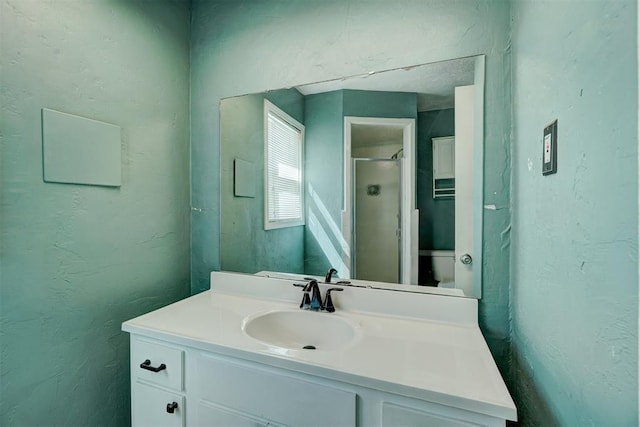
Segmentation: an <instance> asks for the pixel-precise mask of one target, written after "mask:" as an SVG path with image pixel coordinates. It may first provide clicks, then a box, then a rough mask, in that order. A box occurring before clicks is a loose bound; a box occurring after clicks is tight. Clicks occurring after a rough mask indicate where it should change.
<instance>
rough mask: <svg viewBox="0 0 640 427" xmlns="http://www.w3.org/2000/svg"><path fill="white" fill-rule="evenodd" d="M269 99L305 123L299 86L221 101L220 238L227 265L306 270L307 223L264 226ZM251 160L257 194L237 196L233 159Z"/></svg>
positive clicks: (241, 268)
mask: <svg viewBox="0 0 640 427" xmlns="http://www.w3.org/2000/svg"><path fill="white" fill-rule="evenodd" d="M265 98H267V99H268V100H269V101H271V102H272V103H273V104H275V105H276V106H277V107H279V108H280V109H282V110H283V111H285V112H286V113H287V114H289V115H290V116H292V117H293V118H294V119H296V120H298V121H300V122H302V121H303V117H304V99H303V96H302V94H300V92H298V91H297V90H295V89H290V90H278V91H273V92H269V93H268V94H266V95H263V94H255V95H244V96H239V97H235V98H228V99H224V100H223V101H222V106H221V111H220V118H221V122H222V123H223V124H224V126H223V127H222V139H221V141H222V146H221V163H220V170H221V173H220V179H221V182H220V188H221V197H222V204H221V207H222V212H221V221H222V223H221V229H220V241H221V242H222V245H224V247H225V248H226V250H225V251H224V252H223V253H222V254H221V259H220V262H221V265H222V269H223V270H227V271H242V272H245V273H256V272H258V271H263V270H269V271H288V272H295V273H302V272H303V270H304V260H303V257H304V250H303V243H304V227H303V226H297V227H287V228H278V229H273V230H265V229H264V192H263V188H264V99H265ZM236 157H238V158H240V159H243V160H245V161H249V162H252V163H253V165H254V173H255V197H235V196H234V169H233V165H234V163H233V162H234V159H235V158H236Z"/></svg>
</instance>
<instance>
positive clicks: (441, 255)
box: [420, 249, 455, 288]
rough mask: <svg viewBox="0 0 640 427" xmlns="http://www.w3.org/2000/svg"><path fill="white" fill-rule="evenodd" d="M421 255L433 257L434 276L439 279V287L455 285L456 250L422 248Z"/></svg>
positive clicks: (432, 269) (432, 268)
mask: <svg viewBox="0 0 640 427" xmlns="http://www.w3.org/2000/svg"><path fill="white" fill-rule="evenodd" d="M420 255H422V256H427V257H429V258H431V271H432V272H433V278H434V279H435V280H437V281H438V282H440V283H438V287H441V288H453V287H455V283H454V278H455V267H454V263H455V252H454V251H448V250H434V249H428V250H421V251H420Z"/></svg>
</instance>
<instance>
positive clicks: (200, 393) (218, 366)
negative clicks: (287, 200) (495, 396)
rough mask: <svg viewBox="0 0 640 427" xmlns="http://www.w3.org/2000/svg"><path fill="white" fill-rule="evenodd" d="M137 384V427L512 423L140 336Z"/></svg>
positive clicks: (134, 352) (134, 368) (135, 351)
mask: <svg viewBox="0 0 640 427" xmlns="http://www.w3.org/2000/svg"><path fill="white" fill-rule="evenodd" d="M149 362H150V363H149ZM280 364H282V363H280ZM163 365H164V368H162V369H159V368H161V367H162V366H163ZM381 369H384V367H381ZM131 387H132V402H131V404H132V424H133V426H134V427H142V426H150V427H151V426H152V427H157V426H229V427H230V426H240V427H249V426H251V427H255V426H318V425H323V426H345V427H346V426H371V425H377V426H389V427H391V426H393V427H399V426H448V427H454V426H458V427H462V426H467V427H468V426H499V425H501V426H504V420H500V419H498V418H494V417H490V416H487V415H483V414H479V413H474V412H470V411H467V410H462V409H458V408H453V407H450V406H445V405H439V404H437V403H432V402H427V401H423V400H419V399H414V398H410V397H406V396H402V395H397V394H394V393H389V392H385V391H382V390H379V389H377V388H374V387H364V386H362V385H360V384H352V383H349V382H347V381H337V380H330V379H327V378H324V377H320V376H315V375H309V374H307V373H303V372H298V371H293V370H289V369H284V368H282V367H275V366H270V365H268V364H264V363H258V362H254V361H248V360H244V359H241V358H234V357H229V356H226V355H220V354H217V353H214V352H209V351H203V350H201V349H197V348H191V347H188V346H181V345H177V344H175V343H171V342H165V341H160V340H155V339H151V338H147V337H143V336H140V335H136V334H132V335H131ZM170 408H173V410H172V411H170Z"/></svg>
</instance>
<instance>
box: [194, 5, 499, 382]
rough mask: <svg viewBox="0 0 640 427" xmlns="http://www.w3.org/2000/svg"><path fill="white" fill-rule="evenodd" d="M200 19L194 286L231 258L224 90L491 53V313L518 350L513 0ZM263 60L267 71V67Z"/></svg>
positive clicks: (483, 306) (487, 244)
mask: <svg viewBox="0 0 640 427" xmlns="http://www.w3.org/2000/svg"><path fill="white" fill-rule="evenodd" d="M191 6H192V22H191V25H192V26H191V28H192V33H191V144H192V145H191V169H192V180H191V182H192V188H191V204H192V217H191V225H192V231H191V233H192V269H191V271H192V292H193V293H197V292H200V291H202V290H205V289H207V288H208V287H209V272H210V271H211V270H218V269H219V268H220V250H221V248H220V241H219V237H220V229H219V227H220V225H219V211H220V182H219V178H218V171H219V156H218V153H219V147H220V137H219V132H220V128H219V111H218V103H219V100H220V99H221V98H224V97H228V96H234V95H238V94H244V93H254V92H261V91H264V90H267V89H274V88H283V87H292V86H296V85H298V84H303V83H309V82H317V81H322V80H328V79H333V78H339V77H343V76H350V75H357V74H362V73H367V72H369V71H379V70H385V69H391V68H397V67H403V66H408V65H415V64H422V63H428V62H434V61H439V60H444V59H450V58H457V57H462V56H471V55H477V54H485V55H487V57H486V59H487V61H486V64H487V65H486V75H487V79H486V89H485V94H486V97H485V175H484V199H485V203H487V204H494V205H496V207H497V209H496V210H492V211H486V212H485V215H484V245H483V258H484V261H483V263H484V269H483V298H482V300H481V302H480V308H479V310H480V324H481V327H482V329H483V332H484V334H485V337H486V339H487V341H488V343H489V346H490V348H491V350H492V352H493V354H494V355H495V356H496V359H497V361H498V364H499V365H500V367H501V368H502V370H503V372H506V371H507V367H506V363H507V360H508V357H507V356H508V337H509V319H508V304H509V300H508V287H509V285H508V281H509V273H508V271H509V239H510V233H509V222H510V212H509V210H508V206H509V186H510V168H509V164H510V144H509V128H510V123H509V111H510V105H511V101H510V93H509V87H510V68H509V67H510V62H509V56H510V52H509V19H510V16H509V4H508V2H506V1H492V2H487V1H482V0H465V1H446V2H442V1H436V0H423V1H367V2H362V1H344V0H340V1H337V0H336V1H333V0H328V1H318V2H305V1H269V2H263V1H247V2H228V1H210V0H194V1H193V2H192V4H191ZM257 70H259V72H257Z"/></svg>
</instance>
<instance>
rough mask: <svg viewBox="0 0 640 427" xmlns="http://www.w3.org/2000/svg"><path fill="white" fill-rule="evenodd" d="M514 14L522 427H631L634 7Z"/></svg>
mask: <svg viewBox="0 0 640 427" xmlns="http://www.w3.org/2000/svg"><path fill="white" fill-rule="evenodd" d="M512 7H513V10H512V16H513V29H512V31H513V45H512V49H513V100H514V102H513V126H514V131H513V191H512V200H513V231H512V235H513V241H512V258H511V259H512V267H511V268H512V272H511V276H512V289H511V298H512V308H511V312H512V316H513V338H512V340H513V358H514V373H513V379H514V382H515V384H516V385H517V387H516V393H515V397H516V401H517V403H518V410H519V412H520V417H521V419H522V420H523V423H522V424H523V425H530V426H541V425H544V426H551V425H566V426H586V425H593V426H637V425H638V317H637V316H638V180H637V179H638V140H637V138H638V99H637V96H638V95H637V94H638V65H637V55H638V53H637V52H638V47H637V44H636V43H637V40H638V38H637V11H636V8H637V3H636V2H635V1H587V2H552V1H544V2H538V1H516V2H514V3H513V6H512ZM541 23H544V25H541ZM555 119H558V172H557V174H555V175H549V176H542V173H541V170H542V164H541V161H542V132H543V129H544V127H545V126H546V125H547V124H548V123H550V122H551V121H553V120H555Z"/></svg>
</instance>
